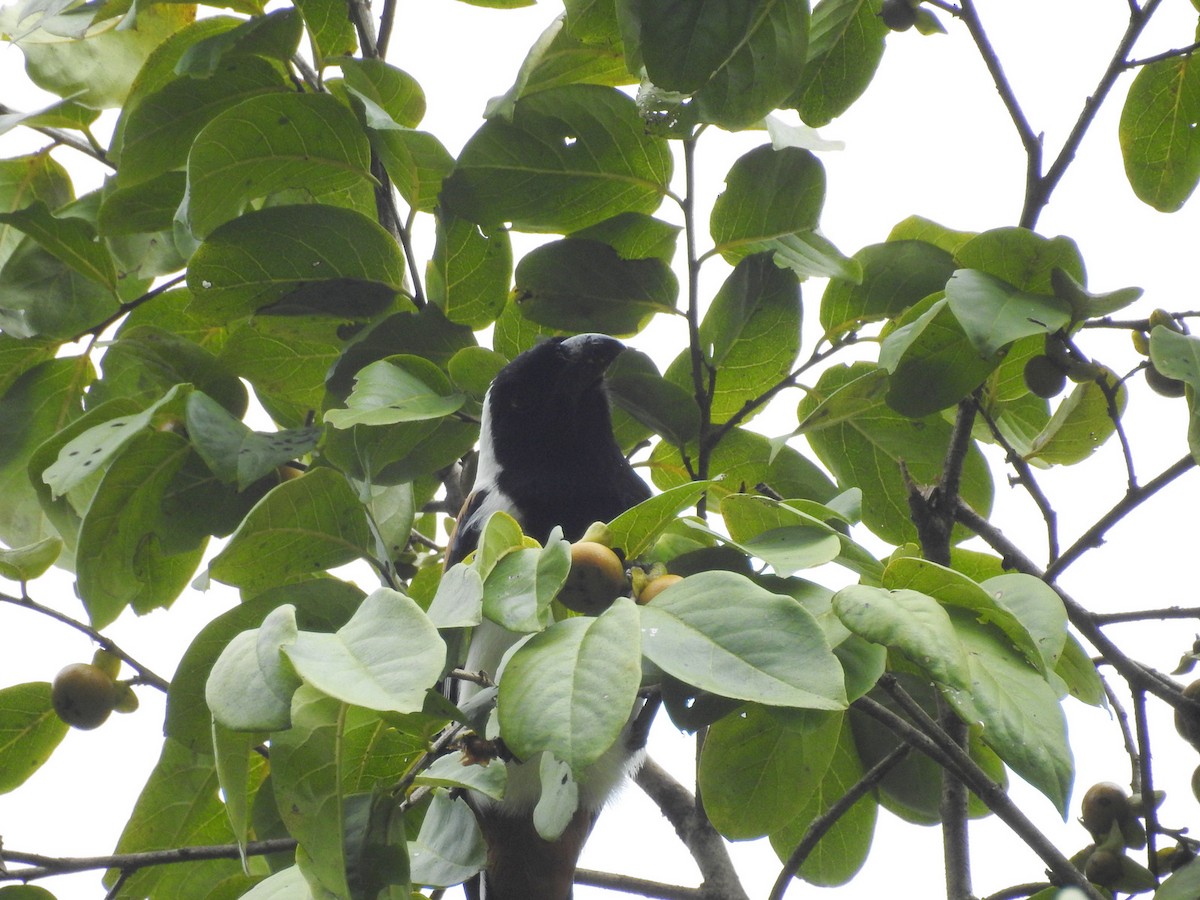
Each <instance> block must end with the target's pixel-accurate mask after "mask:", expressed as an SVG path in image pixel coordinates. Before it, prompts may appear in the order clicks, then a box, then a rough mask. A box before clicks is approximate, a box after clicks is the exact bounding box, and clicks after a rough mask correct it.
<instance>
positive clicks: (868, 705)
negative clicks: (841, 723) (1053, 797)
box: [853, 675, 1107, 900]
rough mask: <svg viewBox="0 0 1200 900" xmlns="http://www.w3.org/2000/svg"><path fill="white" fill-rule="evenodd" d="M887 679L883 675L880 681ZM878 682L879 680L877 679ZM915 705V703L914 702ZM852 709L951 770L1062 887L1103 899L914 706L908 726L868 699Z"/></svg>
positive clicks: (855, 704)
mask: <svg viewBox="0 0 1200 900" xmlns="http://www.w3.org/2000/svg"><path fill="white" fill-rule="evenodd" d="M888 677H889V676H887V675H885V676H884V678H885V679H886V678H888ZM881 683H882V679H881ZM914 702H915V701H914ZM853 705H854V707H855V708H856V709H858V710H860V711H861V712H863V713H866V714H867V715H869V716H870V717H871V718H873V719H875V720H876V721H878V722H880V723H881V724H883V725H884V726H886V727H887V728H888V729H889V730H891V731H892V732H893V733H895V734H896V736H897V737H898V738H900V740H902V741H904V742H905V743H906V744H909V745H910V746H912V747H913V749H915V750H917V751H919V752H921V753H923V754H925V755H926V756H928V757H929V758H930V759H932V760H933V761H934V762H936V763H938V764H939V765H941V766H943V767H944V768H948V769H950V770H951V771H954V772H955V773H956V774H957V775H958V776H959V777H960V778H962V779H963V780H964V781H965V782H966V783H967V786H968V787H969V788H970V789H971V790H972V791H973V792H974V794H975V796H977V797H978V798H979V799H980V800H982V801H983V802H984V804H986V805H987V807H988V809H990V810H991V811H992V812H994V813H995V814H996V817H997V818H999V819H1000V821H1002V822H1004V824H1005V825H1007V826H1008V827H1009V828H1010V829H1012V831H1013V832H1014V833H1015V834H1016V835H1017V836H1018V837H1019V838H1020V839H1021V840H1022V841H1024V842H1025V844H1026V846H1028V847H1029V849H1031V850H1032V851H1033V852H1034V853H1036V854H1037V855H1038V857H1039V858H1041V860H1042V861H1043V862H1044V863H1045V864H1046V865H1047V866H1048V867H1049V868H1050V871H1051V872H1053V873H1054V875H1055V877H1057V878H1058V879H1059V881H1060V882H1061V883H1063V884H1072V885H1075V886H1076V887H1078V888H1079V889H1080V890H1082V891H1083V892H1084V894H1085V895H1086V896H1087V897H1089V898H1091V900H1107V898H1105V896H1104V895H1103V894H1100V893H1099V892H1098V891H1097V890H1096V888H1095V887H1093V886H1092V885H1091V884H1090V883H1089V882H1088V880H1087V879H1086V878H1084V877H1083V873H1082V872H1080V871H1079V870H1078V869H1077V868H1075V866H1073V865H1072V864H1071V861H1070V860H1068V859H1067V858H1066V857H1065V856H1063V854H1062V852H1061V851H1060V850H1059V849H1058V848H1057V847H1056V846H1055V845H1054V843H1053V842H1052V841H1051V840H1050V839H1049V838H1047V837H1046V836H1045V835H1044V834H1042V832H1041V831H1039V830H1038V828H1037V826H1036V825H1034V824H1033V822H1031V821H1030V820H1029V818H1028V817H1027V816H1026V815H1025V813H1024V812H1023V811H1022V810H1021V808H1020V807H1018V806H1017V805H1016V804H1015V803H1013V801H1012V800H1011V799H1010V798H1009V796H1008V794H1007V793H1006V792H1005V790H1004V788H1002V787H1001V786H1000V785H998V784H996V782H994V781H992V779H991V778H990V777H989V776H988V775H987V773H985V772H984V771H983V770H982V769H981V768H979V765H978V764H977V763H976V762H975V761H974V760H973V759H971V757H970V756H968V755H967V752H966V751H965V750H963V748H962V747H959V746H958V745H957V744H955V743H954V741H952V740H950V739H949V738H948V737H947V736H946V734H945V733H944V732H943V731H942V729H941V728H940V727H939V726H938V724H937V723H936V722H934V721H933V719H932V718H930V716H929V715H928V713H926V712H925V711H924V710H923V709H921V708H920V705H919V704H918V705H917V707H916V708H917V710H919V715H920V721H919V723H918V724H917V725H914V724H912V723H911V722H909V721H908V720H907V719H904V718H903V717H902V716H900V715H898V714H896V713H894V712H892V710H890V709H888V708H887V707H886V706H884V705H883V704H882V703H878V702H877V701H875V700H872V699H871V698H870V697H860V698H859V699H857V700H855V701H854V704H853Z"/></svg>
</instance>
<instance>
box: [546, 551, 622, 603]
mask: <svg viewBox="0 0 1200 900" xmlns="http://www.w3.org/2000/svg"><path fill="white" fill-rule="evenodd" d="M627 586H628V583H627V582H626V580H625V566H624V565H623V564H622V563H621V558H620V557H619V556H617V554H615V553H614V552H613V551H612V550H610V549H609V548H608V547H605V546H604V545H603V544H598V543H596V542H595V541H577V542H576V543H574V544H572V545H571V571H570V573H569V574H568V575H567V580H566V583H565V584H563V586H562V589H561V590H560V591H559V592H558V601H559V602H560V603H561V604H562V605H563V606H565V607H566V608H567V609H571V610H574V611H575V612H579V613H585V614H587V615H591V616H595V615H599V614H600V613H602V612H604V610H606V609H608V608H609V607H610V606H612V602H613V601H614V600H616V599H617V597H619V596H620V595H621V594H623V593H625V590H626V588H627Z"/></svg>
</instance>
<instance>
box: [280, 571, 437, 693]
mask: <svg viewBox="0 0 1200 900" xmlns="http://www.w3.org/2000/svg"><path fill="white" fill-rule="evenodd" d="M282 649H283V652H284V654H285V655H286V656H287V658H288V660H289V661H290V662H291V664H292V666H293V667H294V668H295V670H296V673H297V674H298V675H299V676H300V677H301V678H303V679H304V681H305V682H307V683H308V684H311V685H312V686H313V687H315V688H317V690H319V691H321V692H322V693H324V694H326V695H328V696H331V697H336V698H337V699H339V700H341V701H343V702H344V703H350V704H353V705H355V706H362V707H365V708H367V709H376V710H387V711H393V712H401V713H411V712H419V711H420V710H421V707H422V705H423V704H424V702H425V692H426V690H428V688H429V687H430V686H432V685H433V684H434V683H435V682H436V681H437V679H438V676H439V675H441V674H442V668H443V666H444V665H445V662H446V644H445V642H444V641H442V639H441V638H440V637H439V636H438V633H437V629H436V628H435V627H434V626H433V623H432V622H430V621H429V618H428V617H427V616H426V615H425V613H424V612H422V611H421V608H420V607H418V606H417V604H416V603H415V602H414V601H413V600H412V599H410V598H409V597H406V596H405V595H404V594H401V593H400V592H399V591H393V590H390V589H388V588H379V589H378V590H376V591H375V592H374V593H372V594H369V595H368V596H367V597H366V599H364V600H363V602H362V605H361V606H359V608H358V611H357V612H355V613H354V615H353V616H352V617H351V618H350V621H349V622H347V623H346V624H345V625H344V626H342V627H341V628H339V629H338V631H337V633H336V634H324V633H320V632H309V631H301V632H299V633H298V634H297V635H296V639H295V641H294V642H292V643H289V644H287V645H285V646H284V647H283V648H282Z"/></svg>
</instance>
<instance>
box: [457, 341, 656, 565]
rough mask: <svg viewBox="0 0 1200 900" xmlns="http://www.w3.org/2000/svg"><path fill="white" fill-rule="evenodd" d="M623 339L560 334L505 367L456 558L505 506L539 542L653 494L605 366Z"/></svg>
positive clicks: (575, 533) (492, 395)
mask: <svg viewBox="0 0 1200 900" xmlns="http://www.w3.org/2000/svg"><path fill="white" fill-rule="evenodd" d="M623 349H624V346H623V345H622V344H621V343H620V342H619V341H617V340H614V339H613V338H610V337H608V336H606V335H600V334H580V335H576V336H575V337H571V338H551V339H550V340H546V341H543V342H542V343H540V344H537V345H536V346H534V347H533V348H532V349H530V350H527V351H525V352H524V353H522V354H521V355H519V356H518V357H516V359H514V360H513V361H512V362H511V363H509V364H508V365H507V366H505V367H504V369H503V370H501V372H500V373H499V374H498V375H497V376H496V378H495V380H494V381H493V382H492V386H491V388H490V389H489V390H488V393H487V397H486V398H485V400H484V413H483V423H482V426H481V433H480V448H479V466H478V469H477V474H476V478H475V485H474V487H473V488H472V490H471V494H470V496H468V498H467V503H466V505H465V506H464V507H463V512H462V513H461V514H460V516H459V520H458V525H457V528H456V530H455V536H454V539H453V540H452V541H451V545H450V548H449V550H448V552H447V561H448V563H454V562H457V561H459V560H461V559H462V558H463V557H464V556H466V555H467V553H469V552H470V551H471V550H473V549H474V546H475V543H476V542H477V541H478V539H479V530H480V529H481V528H482V527H483V523H484V521H485V520H486V518H487V516H488V515H489V514H490V513H492V512H494V511H496V510H503V511H505V512H507V513H509V514H510V515H512V516H513V517H514V518H515V519H516V520H517V521H518V522H519V523H520V524H521V527H522V529H523V530H524V531H525V533H526V534H528V535H529V536H531V537H533V538H536V539H537V540H539V541H545V540H546V538H547V537H549V535H550V532H551V530H552V529H553V528H554V526H555V525H561V526H562V529H563V535H564V536H565V537H566V538H567V539H568V540H576V539H578V538H580V537H582V535H583V533H584V531H586V530H587V527H588V526H589V525H591V524H592V523H593V522H607V521H609V520H611V519H614V518H616V517H617V516H618V515H620V514H621V513H623V512H624V511H625V510H627V509H629V508H630V507H632V506H635V505H636V504H638V503H640V502H641V501H642V500H645V499H646V498H647V497H649V496H650V490H649V488H647V487H646V483H645V482H644V481H642V479H641V478H639V477H638V476H637V474H636V473H635V472H634V471H633V468H632V467H631V466H630V465H629V462H628V461H627V460H626V459H625V456H624V454H622V453H621V448H620V447H618V446H617V442H616V440H615V439H614V438H613V431H612V416H611V414H610V412H609V405H608V404H609V401H608V394H607V392H606V390H605V388H604V373H605V371H606V370H607V368H608V366H609V365H610V364H611V363H612V362H613V360H614V359H616V357H617V355H618V354H619V353H620V352H621V351H622V350H623Z"/></svg>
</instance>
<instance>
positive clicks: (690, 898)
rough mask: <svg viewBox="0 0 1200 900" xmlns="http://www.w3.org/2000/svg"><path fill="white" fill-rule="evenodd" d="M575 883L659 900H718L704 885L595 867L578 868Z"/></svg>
mask: <svg viewBox="0 0 1200 900" xmlns="http://www.w3.org/2000/svg"><path fill="white" fill-rule="evenodd" d="M575 883H576V884H586V885H589V886H591V887H598V888H605V889H606V890H610V891H620V892H621V893H623V894H638V895H639V896H642V897H655V898H659V900H707V898H712V900H716V895H714V894H712V893H710V892H709V891H707V890H705V889H704V888H702V887H699V888H690V887H684V886H682V885H678V884H663V883H662V882H661V881H649V880H647V879H645V878H634V877H633V876H632V875H614V874H612V873H610V872H597V871H595V870H594V869H576V870H575Z"/></svg>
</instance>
